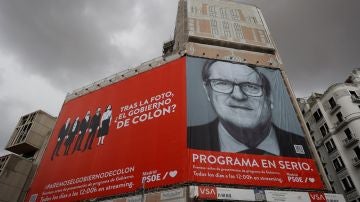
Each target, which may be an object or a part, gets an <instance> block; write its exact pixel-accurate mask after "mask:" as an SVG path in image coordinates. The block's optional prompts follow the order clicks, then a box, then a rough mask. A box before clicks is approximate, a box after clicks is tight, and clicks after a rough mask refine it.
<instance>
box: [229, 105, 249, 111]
mask: <svg viewBox="0 0 360 202" xmlns="http://www.w3.org/2000/svg"><path fill="white" fill-rule="evenodd" d="M229 107H231V108H237V109H245V110H253V108H252V107H250V106H244V105H234V104H230V105H229Z"/></svg>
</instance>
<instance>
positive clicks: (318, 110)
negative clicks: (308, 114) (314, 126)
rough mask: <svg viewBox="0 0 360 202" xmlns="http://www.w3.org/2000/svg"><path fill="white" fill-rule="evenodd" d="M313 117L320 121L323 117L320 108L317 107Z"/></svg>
mask: <svg viewBox="0 0 360 202" xmlns="http://www.w3.org/2000/svg"><path fill="white" fill-rule="evenodd" d="M313 117H314V118H315V121H316V122H318V121H320V119H321V118H322V117H323V115H322V113H321V111H320V109H317V110H316V112H314V113H313Z"/></svg>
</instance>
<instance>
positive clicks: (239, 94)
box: [231, 85, 248, 100]
mask: <svg viewBox="0 0 360 202" xmlns="http://www.w3.org/2000/svg"><path fill="white" fill-rule="evenodd" d="M231 97H232V98H234V99H236V100H244V99H247V98H248V96H247V95H246V94H245V93H244V92H243V91H242V90H241V88H240V86H238V85H234V89H233V91H232V93H231Z"/></svg>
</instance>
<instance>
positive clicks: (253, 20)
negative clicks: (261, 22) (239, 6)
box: [247, 17, 257, 24]
mask: <svg viewBox="0 0 360 202" xmlns="http://www.w3.org/2000/svg"><path fill="white" fill-rule="evenodd" d="M247 21H248V22H249V23H251V24H257V19H256V17H247Z"/></svg>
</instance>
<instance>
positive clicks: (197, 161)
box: [189, 149, 323, 189]
mask: <svg viewBox="0 0 360 202" xmlns="http://www.w3.org/2000/svg"><path fill="white" fill-rule="evenodd" d="M190 155H191V165H190V170H189V172H190V174H191V175H192V176H191V177H192V179H193V181H195V182H201V183H206V182H211V183H219V184H241V185H249V186H261V187H282V188H306V189H321V188H322V187H323V183H322V181H321V179H320V176H319V174H318V171H317V169H316V166H315V163H314V161H313V160H312V159H300V158H288V157H276V156H268V155H252V154H238V153H222V152H210V151H200V150H192V149H191V150H190Z"/></svg>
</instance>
